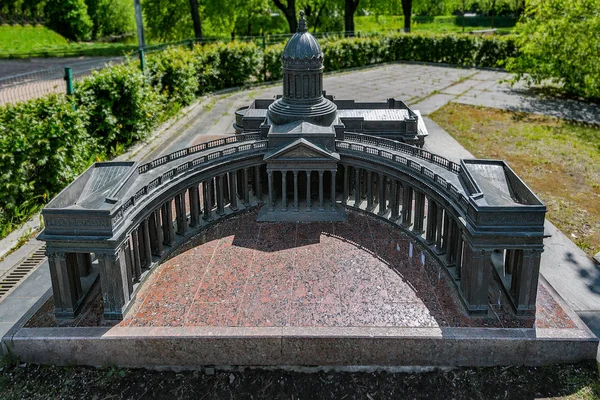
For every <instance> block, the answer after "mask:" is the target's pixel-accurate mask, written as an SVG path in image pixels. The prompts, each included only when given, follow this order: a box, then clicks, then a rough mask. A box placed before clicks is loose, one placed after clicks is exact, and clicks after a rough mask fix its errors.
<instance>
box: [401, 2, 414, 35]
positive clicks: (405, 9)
mask: <svg viewBox="0 0 600 400" xmlns="http://www.w3.org/2000/svg"><path fill="white" fill-rule="evenodd" d="M402 13H403V14H404V32H410V17H411V14H412V0H402Z"/></svg>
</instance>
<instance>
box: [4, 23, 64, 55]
mask: <svg viewBox="0 0 600 400" xmlns="http://www.w3.org/2000/svg"><path fill="white" fill-rule="evenodd" d="M68 45H69V42H68V41H67V39H65V38H64V37H62V36H61V35H59V34H58V33H56V32H54V31H52V30H50V29H48V28H46V27H43V26H21V25H13V26H9V25H5V26H0V52H2V53H8V52H28V51H38V50H40V49H44V48H48V47H61V46H63V47H64V46H68Z"/></svg>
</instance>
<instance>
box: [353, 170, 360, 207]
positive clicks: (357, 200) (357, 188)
mask: <svg viewBox="0 0 600 400" xmlns="http://www.w3.org/2000/svg"><path fill="white" fill-rule="evenodd" d="M359 206H360V169H359V168H356V167H354V207H356V208H358V207H359Z"/></svg>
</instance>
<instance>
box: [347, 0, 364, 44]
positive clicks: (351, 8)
mask: <svg viewBox="0 0 600 400" xmlns="http://www.w3.org/2000/svg"><path fill="white" fill-rule="evenodd" d="M359 1H360V0H346V8H345V11H344V27H345V31H346V36H354V12H355V11H356V9H357V8H358V2H359Z"/></svg>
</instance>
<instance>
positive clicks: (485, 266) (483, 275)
mask: <svg viewBox="0 0 600 400" xmlns="http://www.w3.org/2000/svg"><path fill="white" fill-rule="evenodd" d="M491 255H492V250H491V249H482V248H473V247H472V245H471V244H470V243H465V255H464V258H465V259H464V262H463V266H462V271H461V286H460V287H461V290H462V293H463V295H464V297H465V300H466V301H467V307H468V308H469V311H471V312H481V313H484V312H487V309H488V290H489V283H490V271H491V265H490V263H491Z"/></svg>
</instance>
